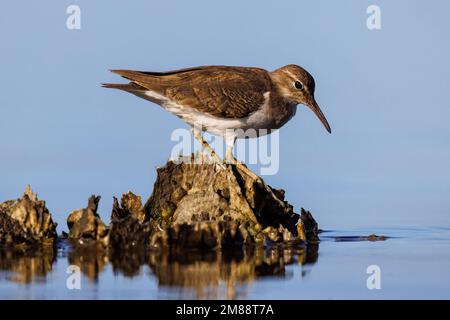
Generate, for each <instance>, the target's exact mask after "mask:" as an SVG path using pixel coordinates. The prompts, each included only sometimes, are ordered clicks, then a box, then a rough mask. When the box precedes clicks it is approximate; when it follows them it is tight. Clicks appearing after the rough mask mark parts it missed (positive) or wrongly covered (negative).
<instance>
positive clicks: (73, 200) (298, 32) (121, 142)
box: [0, 0, 450, 231]
mask: <svg viewBox="0 0 450 320" xmlns="http://www.w3.org/2000/svg"><path fill="white" fill-rule="evenodd" d="M72 3H73V4H77V5H79V6H80V7H81V19H82V21H81V30H68V29H67V28H66V19H67V17H68V15H67V14H66V8H67V7H68V6H69V5H70V4H72ZM372 3H375V4H377V5H379V6H380V7H381V14H382V16H381V17H382V29H381V30H379V31H370V30H368V29H367V27H366V18H367V14H366V8H367V7H368V5H370V4H372ZM1 9H2V10H1V11H0V39H1V50H0V52H1V54H0V70H1V76H0V87H1V94H0V201H3V200H6V199H12V198H17V197H19V196H20V194H21V193H22V192H23V190H24V187H25V185H26V184H31V186H32V188H33V189H34V190H35V191H36V192H37V193H38V195H39V197H40V198H42V199H45V200H47V205H48V207H49V208H50V211H51V212H52V214H53V215H54V218H55V220H56V221H57V222H58V223H59V224H60V227H59V231H61V230H62V229H66V225H65V218H66V217H67V215H68V213H69V212H70V211H71V210H74V209H77V208H81V207H84V206H85V204H86V202H87V198H88V196H89V195H90V194H93V193H95V194H100V195H102V197H103V198H102V201H101V205H100V213H101V215H102V217H103V218H104V219H105V220H106V221H108V220H109V215H110V210H111V204H112V197H113V196H114V195H115V196H119V195H120V194H121V193H123V192H126V191H128V190H132V191H134V192H135V193H137V194H140V195H142V196H143V198H144V200H145V199H146V198H147V197H148V196H149V195H150V193H151V191H152V188H153V183H154V181H155V168H156V167H157V166H161V165H163V164H164V163H165V161H166V160H167V158H168V157H169V155H170V152H171V149H172V147H173V145H174V142H172V141H170V135H171V133H172V131H173V130H174V129H176V128H180V127H186V126H185V125H184V124H183V123H182V122H181V121H180V120H179V119H178V118H176V117H174V116H172V115H170V114H168V113H167V112H165V111H164V110H162V109H161V108H159V107H157V106H156V105H153V104H151V103H149V102H147V101H144V100H141V99H137V98H136V97H134V96H132V95H129V94H125V93H122V92H119V91H112V90H106V89H102V88H101V87H100V83H102V82H117V81H118V80H119V78H118V77H117V76H114V75H113V74H111V73H109V71H108V69H113V68H130V69H145V70H155V71H158V70H170V69H176V68H182V67H189V66H197V65H210V64H224V65H244V66H258V67H263V68H266V69H269V70H272V69H275V68H278V67H280V66H282V65H285V64H289V63H295V64H299V65H301V66H303V67H305V68H306V69H307V70H309V71H310V72H311V73H312V74H313V75H314V77H315V79H316V98H317V100H318V102H319V104H320V105H321V107H322V110H323V111H324V113H325V115H326V116H327V118H328V120H329V122H330V124H331V126H332V129H333V134H332V135H328V134H327V133H326V131H325V130H324V128H323V127H322V125H321V124H320V122H319V121H318V120H317V119H316V118H315V116H314V115H313V114H312V112H310V110H308V109H306V108H304V107H302V106H299V110H298V112H297V115H296V117H295V118H294V119H293V120H291V121H290V122H289V123H288V124H287V125H286V126H285V127H283V128H282V129H281V131H280V138H281V150H280V171H279V173H278V174H277V175H274V176H269V177H266V180H267V182H268V183H269V184H271V185H273V186H274V187H280V188H284V189H285V190H286V196H287V199H288V200H289V201H290V202H291V203H292V204H293V205H294V207H295V208H296V209H297V211H299V210H300V207H305V208H307V209H310V210H311V211H312V212H313V214H314V215H315V217H316V219H317V220H318V221H319V223H320V226H321V227H322V228H325V229H330V228H352V227H361V226H362V227H376V226H382V227H391V226H450V219H449V216H448V214H449V210H450V209H449V208H450V179H449V173H450V139H449V138H450V126H449V125H448V119H449V117H450V103H449V102H450V99H449V90H450V86H449V85H450V63H449V61H448V57H449V56H450V42H449V38H448V36H449V30H450V19H448V14H449V12H450V2H448V1H443V0H442V1H438V0H434V1H414V2H411V1H401V0H396V1H381V0H379V1H359V0H342V1H314V2H311V1H298V0H296V1H276V2H275V1H226V2H218V1H214V2H213V1H181V0H180V1H160V2H158V3H157V2H156V1H155V2H151V1H127V2H125V1H111V0H108V1H100V0H95V1H91V0H90V1H84V0H83V1H82V0H78V1H39V2H30V1H8V2H5V3H2V5H1ZM120 81H121V80H119V82H120ZM252 168H253V169H257V167H255V166H252Z"/></svg>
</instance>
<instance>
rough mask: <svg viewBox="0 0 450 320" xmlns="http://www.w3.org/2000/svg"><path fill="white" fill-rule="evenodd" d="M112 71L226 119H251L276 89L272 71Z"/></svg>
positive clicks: (221, 68) (213, 68)
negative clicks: (248, 117)
mask: <svg viewBox="0 0 450 320" xmlns="http://www.w3.org/2000/svg"><path fill="white" fill-rule="evenodd" d="M112 72H114V73H117V74H119V75H121V76H122V77H124V78H126V79H128V80H130V81H131V83H132V84H135V85H138V86H139V87H142V88H145V89H146V90H151V91H154V92H156V93H158V94H161V95H163V96H165V97H167V98H168V99H170V100H173V101H175V102H176V103H178V104H180V105H182V106H186V107H190V108H193V109H195V110H197V111H200V112H205V113H208V114H210V115H212V116H218V117H224V118H243V117H246V116H248V115H249V114H250V113H252V112H254V111H256V110H257V109H258V108H259V107H260V106H261V105H262V104H263V103H264V93H265V92H267V91H270V90H271V89H272V82H271V79H270V76H269V74H268V72H267V71H266V70H264V69H259V68H249V67H227V66H205V67H196V68H189V69H181V70H175V71H169V72H148V71H133V70H112ZM133 89H134V87H133Z"/></svg>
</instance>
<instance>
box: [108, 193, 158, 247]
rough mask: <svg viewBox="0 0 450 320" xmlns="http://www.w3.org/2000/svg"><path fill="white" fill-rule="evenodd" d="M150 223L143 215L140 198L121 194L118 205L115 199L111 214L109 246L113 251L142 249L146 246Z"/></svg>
mask: <svg viewBox="0 0 450 320" xmlns="http://www.w3.org/2000/svg"><path fill="white" fill-rule="evenodd" d="M149 235H150V223H149V222H148V218H147V217H146V215H145V213H144V208H143V206H142V201H141V197H139V196H136V195H135V194H133V193H132V192H130V191H129V192H128V193H126V194H123V195H122V197H121V199H120V205H119V202H118V200H117V198H116V197H114V204H113V209H112V213H111V224H110V233H109V244H110V246H111V247H112V248H113V249H114V250H116V251H117V250H119V251H120V250H124V251H127V250H129V249H131V248H133V247H135V248H140V249H142V248H143V247H144V246H146V245H147V244H148V239H149Z"/></svg>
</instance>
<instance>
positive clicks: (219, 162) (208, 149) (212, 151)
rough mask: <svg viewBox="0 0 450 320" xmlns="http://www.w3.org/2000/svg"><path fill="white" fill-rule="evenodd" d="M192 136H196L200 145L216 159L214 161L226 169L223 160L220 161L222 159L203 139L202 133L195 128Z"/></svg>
mask: <svg viewBox="0 0 450 320" xmlns="http://www.w3.org/2000/svg"><path fill="white" fill-rule="evenodd" d="M192 135H193V136H194V138H195V139H197V140H198V142H200V144H201V145H202V146H203V148H205V149H206V151H208V152H209V154H210V155H211V156H212V157H213V158H214V160H216V162H217V164H219V165H220V166H221V167H222V168H225V166H224V164H223V160H222V159H220V157H219V156H218V155H217V153H216V152H215V151H214V150H213V149H212V148H211V146H210V145H209V144H208V142H206V141H205V139H203V137H202V134H201V131H200V130H198V129H197V128H195V127H194V128H192Z"/></svg>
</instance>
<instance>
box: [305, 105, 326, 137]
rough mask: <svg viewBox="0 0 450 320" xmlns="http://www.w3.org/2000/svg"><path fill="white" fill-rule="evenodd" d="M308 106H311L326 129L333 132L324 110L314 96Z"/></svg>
mask: <svg viewBox="0 0 450 320" xmlns="http://www.w3.org/2000/svg"><path fill="white" fill-rule="evenodd" d="M306 106H307V107H309V108H310V109H311V110H312V111H313V112H314V113H315V114H316V116H317V118H319V120H320V121H321V122H322V123H323V125H324V127H325V129H327V131H328V133H331V127H330V125H329V124H328V121H327V118H325V115H324V114H323V112H322V110H320V107H319V105H318V104H317V102H316V100H314V98H312V99H311V102H309V103H308V104H306Z"/></svg>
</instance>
